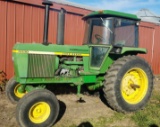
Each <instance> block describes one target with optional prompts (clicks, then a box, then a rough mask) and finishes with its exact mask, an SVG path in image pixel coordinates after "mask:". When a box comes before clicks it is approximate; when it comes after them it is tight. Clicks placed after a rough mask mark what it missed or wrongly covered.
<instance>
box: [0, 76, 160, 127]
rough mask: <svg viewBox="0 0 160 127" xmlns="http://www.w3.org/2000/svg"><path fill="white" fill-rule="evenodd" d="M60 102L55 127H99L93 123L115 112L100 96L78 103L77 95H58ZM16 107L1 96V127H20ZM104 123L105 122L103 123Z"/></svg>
mask: <svg viewBox="0 0 160 127" xmlns="http://www.w3.org/2000/svg"><path fill="white" fill-rule="evenodd" d="M154 83H155V85H154V89H155V90H159V91H160V87H159V85H160V78H159V77H156V78H155V82H154ZM57 98H58V100H59V102H60V109H61V110H60V115H59V117H58V120H57V123H56V124H55V126H54V127H69V126H70V127H71V126H73V125H74V126H77V127H97V125H96V126H95V125H92V123H91V121H97V122H101V118H106V119H107V118H111V117H112V116H113V115H114V114H115V111H113V110H112V109H110V108H109V107H107V106H106V105H105V104H104V103H103V102H102V101H101V99H100V97H99V96H93V95H92V96H91V95H83V101H82V102H81V103H78V102H77V100H78V99H79V98H78V97H77V96H76V94H63V95H57ZM15 109H16V105H13V104H11V103H10V102H9V101H8V99H7V97H6V96H5V93H1V94H0V127H19V126H18V124H17V122H16V118H15ZM102 122H103V121H102ZM128 125H129V126H131V127H135V123H134V122H133V121H131V120H130V119H124V120H122V121H115V122H114V124H112V125H109V126H108V125H106V127H114V126H117V127H118V126H123V127H125V126H128Z"/></svg>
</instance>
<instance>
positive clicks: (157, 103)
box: [131, 91, 160, 127]
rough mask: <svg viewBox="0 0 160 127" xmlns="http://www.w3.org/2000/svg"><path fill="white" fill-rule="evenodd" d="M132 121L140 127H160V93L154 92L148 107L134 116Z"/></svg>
mask: <svg viewBox="0 0 160 127" xmlns="http://www.w3.org/2000/svg"><path fill="white" fill-rule="evenodd" d="M131 119H132V120H134V122H135V123H136V124H137V125H138V126H139V127H158V126H160V93H159V91H154V93H153V95H152V97H151V100H150V101H149V103H148V105H147V106H146V107H145V108H144V109H143V110H140V111H137V112H136V113H134V115H132V117H131Z"/></svg>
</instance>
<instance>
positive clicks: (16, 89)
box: [14, 84, 25, 98]
mask: <svg viewBox="0 0 160 127" xmlns="http://www.w3.org/2000/svg"><path fill="white" fill-rule="evenodd" d="M20 86H21V84H17V85H16V87H15V88H14V94H15V96H17V97H18V98H22V97H23V96H24V95H25V93H20V92H19V91H18V88H19V87H20Z"/></svg>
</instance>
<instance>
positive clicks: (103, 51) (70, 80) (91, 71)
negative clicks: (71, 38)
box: [12, 10, 147, 94]
mask: <svg viewBox="0 0 160 127" xmlns="http://www.w3.org/2000/svg"><path fill="white" fill-rule="evenodd" d="M84 19H85V20H86V24H87V25H86V26H87V27H86V33H85V35H86V36H85V38H84V45H82V46H73V45H56V44H49V45H47V46H46V45H42V44H39V43H33V44H31V43H28V44H27V43H25V44H24V43H17V44H15V45H14V47H13V51H12V52H13V53H12V57H13V62H14V70H15V79H16V81H17V82H19V83H20V84H23V85H22V87H20V88H19V89H18V91H19V92H21V93H23V92H24V91H25V90H26V91H28V92H30V91H32V90H34V89H43V88H44V87H45V85H46V84H53V85H54V84H60V83H65V84H70V85H72V86H77V93H78V94H80V92H81V86H82V85H87V87H88V89H90V90H95V89H98V88H100V87H102V86H103V81H104V76H105V74H106V72H107V70H108V69H109V67H110V66H111V65H112V64H113V62H114V61H115V60H117V59H118V58H120V57H123V56H124V55H136V54H138V53H142V54H144V53H146V52H147V51H146V49H143V48H138V47H137V46H138V38H137V37H138V36H137V35H138V26H137V25H136V23H137V21H139V20H140V19H139V18H137V16H136V15H133V14H127V13H122V12H116V11H110V10H104V11H95V12H92V13H91V14H89V15H87V16H85V17H84ZM128 19H129V20H128ZM127 25H128V26H129V27H128V26H127ZM126 26H127V27H126ZM127 28H129V30H130V31H129V32H128V33H129V34H128V36H127V35H126V36H127V37H121V32H119V33H118V32H115V33H114V31H116V30H117V29H118V30H122V32H123V30H124V29H125V30H127ZM100 31H103V32H104V33H103V32H100ZM130 36H134V39H133V38H132V39H130V38H128V37H130ZM116 37H118V38H116ZM119 38H120V39H119ZM118 39H119V40H118ZM128 39H130V40H129V41H128ZM130 41H132V42H131V43H132V45H133V46H132V47H128V45H129V44H130ZM42 84H43V85H42Z"/></svg>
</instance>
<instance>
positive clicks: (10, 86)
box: [6, 77, 24, 104]
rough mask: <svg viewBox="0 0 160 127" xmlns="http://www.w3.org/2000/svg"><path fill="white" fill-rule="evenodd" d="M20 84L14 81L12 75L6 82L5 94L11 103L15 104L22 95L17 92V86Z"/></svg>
mask: <svg viewBox="0 0 160 127" xmlns="http://www.w3.org/2000/svg"><path fill="white" fill-rule="evenodd" d="M19 86H20V84H19V83H18V82H16V81H15V79H14V77H12V78H11V79H10V80H9V81H8V82H7V84H6V96H7V97H8V99H9V100H10V102H11V103H12V104H17V102H18V101H19V100H20V99H21V98H22V97H23V96H24V94H21V93H19V92H18V90H17V89H18V87H19Z"/></svg>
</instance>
